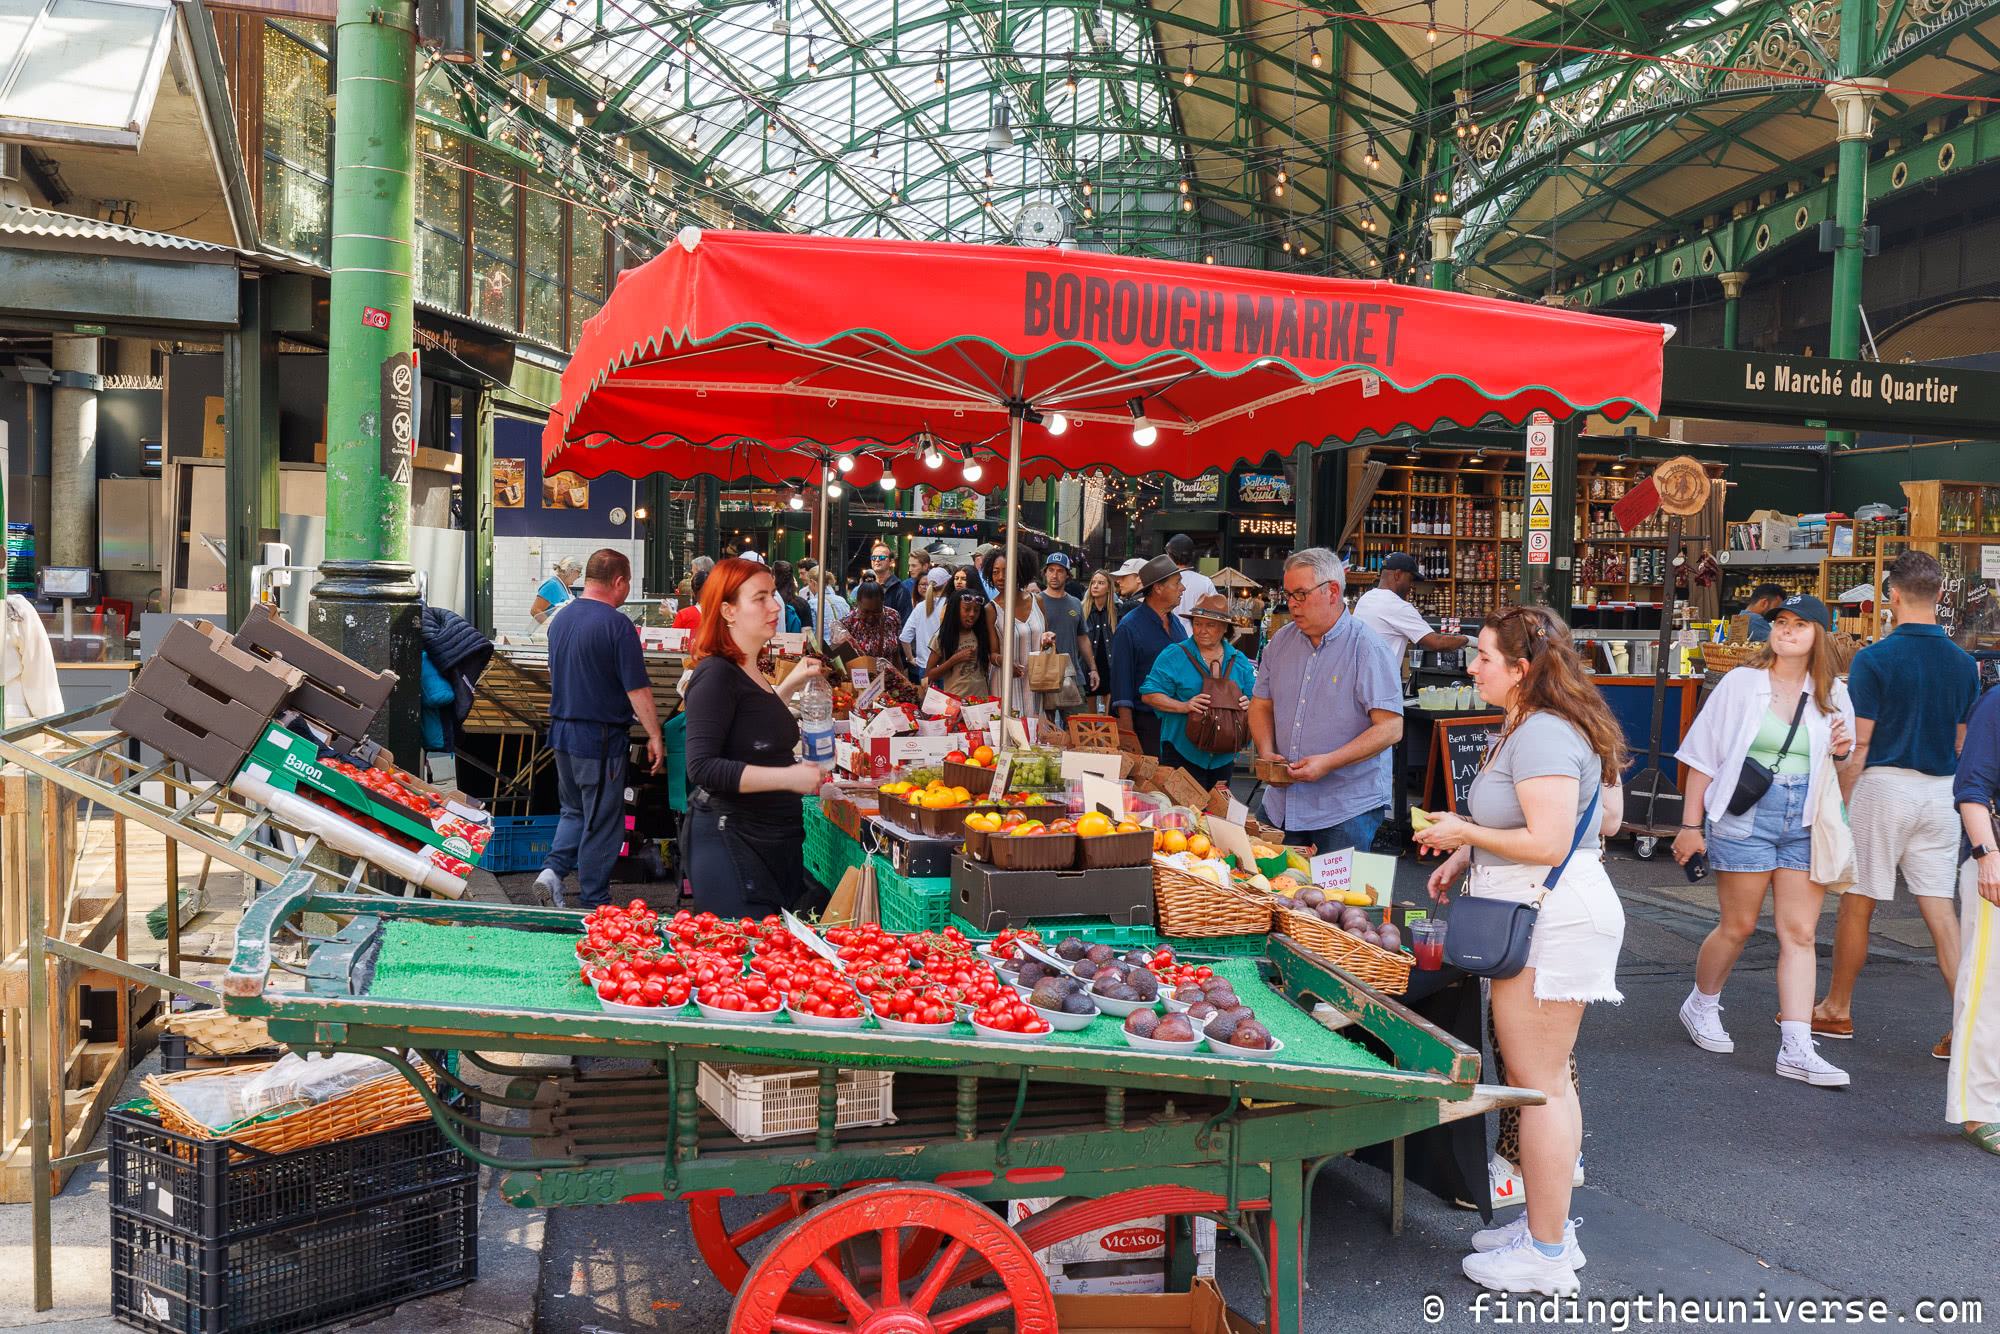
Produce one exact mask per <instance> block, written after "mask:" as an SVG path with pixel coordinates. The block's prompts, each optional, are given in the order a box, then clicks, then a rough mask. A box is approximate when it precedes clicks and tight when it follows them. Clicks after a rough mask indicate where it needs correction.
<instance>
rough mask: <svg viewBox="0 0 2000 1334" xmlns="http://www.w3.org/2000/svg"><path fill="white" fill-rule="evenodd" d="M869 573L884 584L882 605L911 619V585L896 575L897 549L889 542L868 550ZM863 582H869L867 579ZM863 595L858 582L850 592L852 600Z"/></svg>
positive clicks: (902, 617)
mask: <svg viewBox="0 0 2000 1334" xmlns="http://www.w3.org/2000/svg"><path fill="white" fill-rule="evenodd" d="M868 573H869V574H872V575H874V576H875V582H876V583H878V584H880V585H881V586H882V605H883V606H885V607H887V608H888V609H889V610H890V611H893V612H895V613H896V619H897V620H898V621H899V622H900V621H907V620H909V619H910V585H909V582H908V581H907V580H904V579H898V578H897V577H896V549H895V548H894V547H892V546H890V545H889V544H888V543H887V542H877V543H876V544H875V545H874V546H873V547H872V548H870V549H869V552H868ZM862 582H863V583H865V582H867V581H866V580H865V579H864V580H863V581H862ZM860 596H861V584H856V585H855V586H854V588H853V590H852V591H851V592H850V593H849V594H848V599H849V600H850V601H852V600H853V599H855V598H858V597H860Z"/></svg>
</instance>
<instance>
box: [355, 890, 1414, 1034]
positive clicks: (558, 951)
mask: <svg viewBox="0 0 2000 1334" xmlns="http://www.w3.org/2000/svg"><path fill="white" fill-rule="evenodd" d="M383 937H384V938H383V943H382V953H381V956H380V958H379V959H378V961H377V962H376V965H375V980H374V982H373V983H372V984H371V985H370V986H369V988H368V994H369V995H370V996H372V997H376V998H379V999H383V1000H401V1001H441V1002H446V1003H450V1004H455V1005H488V1006H494V1007H496V1008H508V1009H517V1008H518V1009H536V1010H574V1011H576V1012H577V1013H579V1014H589V1015H598V1014H602V1013H603V1010H602V1009H601V1008H600V1007H599V1006H598V1003H597V997H596V996H595V995H594V994H593V993H592V992H591V990H590V988H589V987H587V986H585V985H584V984H583V982H582V980H581V979H580V978H579V977H578V975H577V965H576V954H575V949H576V941H577V937H575V936H573V935H569V934H566V933H563V932H557V931H520V930H512V929H508V928H504V927H483V926H437V925H432V924H430V923H426V922H389V923H387V924H386V925H385V926H384V928H383ZM1209 967H1211V968H1213V969H1214V970H1215V974H1216V976H1217V977H1220V978H1223V979H1225V980H1227V981H1228V982H1229V984H1230V985H1231V986H1232V987H1234V988H1235V989H1236V995H1237V998H1238V999H1239V1000H1241V1001H1242V1002H1243V1003H1244V1004H1245V1005H1248V1006H1249V1007H1250V1008H1251V1009H1253V1010H1255V1011H1256V1012H1257V1017H1258V1019H1260V1020H1262V1021H1263V1023H1264V1026H1265V1027H1267V1028H1269V1029H1270V1030H1271V1034H1272V1036H1273V1037H1276V1038H1278V1039H1279V1040H1280V1041H1282V1042H1283V1043H1284V1044H1285V1050H1284V1052H1283V1053H1282V1059H1283V1060H1284V1061H1286V1062H1289V1063H1294V1064H1304V1065H1323V1066H1332V1067H1337V1068H1341V1069H1348V1070H1388V1069H1390V1068H1391V1067H1390V1066H1389V1065H1388V1064H1387V1063H1386V1062H1384V1061H1383V1060H1381V1058H1379V1057H1377V1056H1376V1055H1375V1054H1374V1053H1373V1052H1370V1051H1368V1050H1366V1049H1365V1048H1362V1047H1360V1046H1358V1045H1356V1044H1355V1043H1353V1042H1350V1041H1349V1040H1348V1039H1346V1038H1345V1037H1342V1036H1341V1035H1340V1034H1338V1033H1332V1032H1329V1031H1327V1030H1326V1029H1325V1028H1322V1027H1321V1026H1320V1025H1319V1023H1318V1022H1317V1021H1316V1020H1315V1019H1313V1017H1312V1016H1311V1015H1309V1014H1307V1013H1306V1012H1305V1011H1303V1010H1301V1009H1300V1008H1299V1007H1298V1006H1297V1005H1296V1004H1294V1003H1293V1002H1292V1001H1291V1000H1289V999H1287V998H1286V997H1285V996H1283V995H1280V994H1279V993H1278V992H1276V991H1273V990H1272V989H1271V988H1270V987H1269V986H1268V985H1267V984H1266V983H1265V982H1264V979H1263V976H1262V975H1261V974H1260V973H1259V971H1258V968H1257V961H1256V960H1255V959H1216V960H1212V961H1210V963H1209ZM673 1017H674V1018H680V1019H690V1020H695V1021H699V1020H700V1019H701V1012H700V1011H699V1010H697V1009H696V1008H695V1007H694V1006H692V1005H689V1006H687V1007H686V1008H685V1009H684V1010H682V1011H680V1012H679V1013H678V1014H676V1015H674V1016H673ZM1123 1022H1124V1021H1123V1020H1121V1019H1116V1018H1113V1017H1112V1016H1110V1015H1105V1016H1103V1017H1101V1018H1099V1019H1096V1020H1094V1021H1092V1022H1091V1024H1090V1025H1089V1026H1088V1027H1086V1028H1083V1029H1081V1030H1079V1031H1077V1032H1074V1033H1057V1034H1054V1035H1052V1036H1051V1037H1050V1038H1049V1039H1048V1040H1047V1041H1045V1042H1035V1043H1022V1044H1019V1045H1020V1047H1021V1049H1022V1051H1023V1052H1024V1053H1030V1052H1033V1051H1034V1050H1036V1049H1037V1048H1040V1047H1062V1048H1067V1049H1071V1050H1075V1049H1078V1048H1082V1049H1084V1050H1104V1051H1127V1050H1130V1048H1129V1047H1128V1045H1127V1044H1126V1042H1125V1038H1124V1034H1123V1031H1122V1027H1121V1026H1122V1024H1123ZM792 1027H793V1025H792V1023H791V1021H790V1019H789V1018H786V1017H780V1018H778V1019H775V1020H772V1021H771V1022H770V1023H769V1024H750V1025H745V1026H744V1036H745V1037H746V1038H752V1037H753V1036H754V1035H755V1034H757V1033H760V1032H771V1031H774V1030H776V1031H784V1030H787V1029H790V1028H792ZM864 1031H867V1032H873V1031H875V1030H873V1029H868V1030H864ZM950 1036H951V1037H954V1038H970V1037H972V1036H973V1032H972V1026H971V1025H970V1024H954V1025H953V1026H952V1029H951V1033H950ZM991 1045H999V1044H991ZM1009 1045H1012V1044H1009ZM745 1050H746V1051H748V1052H750V1053H751V1054H753V1055H768V1056H771V1057H772V1058H774V1059H778V1060H784V1059H796V1053H788V1052H786V1051H785V1050H784V1049H782V1048H772V1049H760V1048H749V1047H746V1048H745ZM1188 1059H1190V1060H1194V1061H1202V1062H1206V1063H1209V1064H1211V1065H1212V1064H1215V1063H1217V1062H1222V1063H1225V1064H1230V1065H1234V1064H1237V1063H1239V1062H1238V1061H1236V1060H1234V1059H1232V1058H1227V1057H1218V1056H1215V1055H1214V1054H1212V1053H1210V1052H1206V1051H1200V1052H1197V1053H1196V1054H1195V1055H1194V1056H1192V1057H1189V1058H1188ZM840 1063H841V1064H842V1065H846V1066H863V1065H869V1064H880V1065H882V1066H890V1067H896V1066H901V1067H908V1066H913V1065H918V1064H924V1065H939V1066H947V1065H950V1064H952V1063H951V1062H950V1061H942V1060H940V1061H918V1060H914V1059H912V1058H909V1057H900V1056H887V1055H885V1056H883V1057H882V1058H880V1060H879V1062H871V1061H870V1060H868V1059H867V1058H864V1057H851V1056H850V1057H842V1058H841V1061H840ZM1242 1063H1246V1064H1256V1062H1255V1061H1254V1060H1249V1061H1245V1062H1242Z"/></svg>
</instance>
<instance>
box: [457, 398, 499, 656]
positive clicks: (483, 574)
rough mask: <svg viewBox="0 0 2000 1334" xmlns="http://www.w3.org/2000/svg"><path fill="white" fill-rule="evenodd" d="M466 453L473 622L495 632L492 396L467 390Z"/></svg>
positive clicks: (462, 428)
mask: <svg viewBox="0 0 2000 1334" xmlns="http://www.w3.org/2000/svg"><path fill="white" fill-rule="evenodd" d="M458 431H459V438H460V440H461V441H462V442H463V444H462V448H463V450H464V454H465V461H464V464H463V476H464V477H465V506H464V508H465V516H466V528H467V532H466V534H465V539H466V546H467V548H468V550H469V553H470V559H471V570H472V624H473V625H474V626H475V627H476V628H477V629H478V631H479V633H480V634H482V635H487V636H491V635H492V633H493V523H494V520H493V395H491V394H489V393H487V392H486V391H485V390H483V389H468V390H467V391H466V392H465V398H464V400H463V406H462V408H461V411H460V415H459V424H458Z"/></svg>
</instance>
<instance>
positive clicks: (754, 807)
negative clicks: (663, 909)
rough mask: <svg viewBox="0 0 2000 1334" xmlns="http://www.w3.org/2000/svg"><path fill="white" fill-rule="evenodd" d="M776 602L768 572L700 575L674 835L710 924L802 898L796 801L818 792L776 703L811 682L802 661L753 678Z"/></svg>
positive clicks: (795, 733)
mask: <svg viewBox="0 0 2000 1334" xmlns="http://www.w3.org/2000/svg"><path fill="white" fill-rule="evenodd" d="M783 616H784V604H783V603H781V602H780V601H779V600H778V597H777V592H776V588H775V585H774V583H773V581H772V578H771V572H770V571H769V570H767V569H765V568H764V567H763V566H762V565H760V564H759V563H757V562H756V561H750V560H738V559H730V560H725V561H722V562H721V563H719V564H718V565H717V566H716V567H715V568H714V569H713V570H712V571H710V572H709V576H708V582H707V584H706V585H705V586H704V587H703V589H702V599H701V625H700V627H699V628H698V629H697V630H696V631H695V633H694V636H693V640H692V643H691V646H690V656H692V657H693V659H694V668H693V670H692V671H691V672H690V673H689V674H688V682H687V686H686V688H685V689H684V690H683V691H682V693H681V706H682V708H683V709H684V710H686V713H687V720H688V723H687V782H688V818H687V823H686V825H685V826H684V827H683V831H682V840H681V841H682V846H683V847H684V848H685V850H686V858H685V865H686V867H687V874H688V880H689V883H690V884H691V886H692V887H693V890H694V901H695V907H696V908H697V909H699V910H701V911H704V912H712V913H714V914H715V915H716V916H718V917H761V916H763V915H765V914H767V913H773V912H776V911H778V910H779V909H781V908H789V907H791V906H793V905H794V904H796V903H797V902H798V901H799V899H800V898H801V897H803V895H804V893H805V860H804V847H805V822H804V819H803V817H802V815H801V812H800V809H799V798H800V797H802V796H807V795H810V794H811V793H814V792H817V791H819V785H820V771H819V766H818V765H816V764H812V763H810V762H807V761H804V760H800V759H797V758H796V757H795V756H794V754H793V751H794V750H795V749H796V747H797V746H798V743H799V725H798V722H797V721H796V720H795V719H794V718H793V717H792V714H791V710H790V709H789V708H787V707H786V705H785V700H786V699H788V698H790V697H791V696H792V695H795V694H796V693H798V691H799V689H800V687H802V686H804V685H805V684H806V683H807V682H808V681H811V680H813V679H814V678H815V677H818V676H819V675H820V674H821V668H820V662H819V659H817V658H806V659H804V660H802V661H801V662H800V663H799V665H798V666H797V667H795V668H793V669H792V672H791V674H790V675H789V676H787V677H786V678H785V680H784V682H783V684H781V685H778V686H775V687H774V686H772V684H771V683H770V681H769V680H767V679H766V678H765V677H764V675H763V673H761V672H759V671H758V670H757V656H758V654H760V653H761V652H763V650H764V647H765V646H766V645H767V644H769V643H770V642H771V638H772V636H774V635H776V634H777V633H778V627H779V625H780V624H781V622H782V619H783Z"/></svg>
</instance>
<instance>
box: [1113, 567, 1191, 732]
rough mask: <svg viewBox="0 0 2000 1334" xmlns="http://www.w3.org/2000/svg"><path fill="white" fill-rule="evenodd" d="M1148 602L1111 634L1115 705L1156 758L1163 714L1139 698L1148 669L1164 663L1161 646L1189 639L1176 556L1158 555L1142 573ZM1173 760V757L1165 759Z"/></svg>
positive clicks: (1122, 721) (1120, 717) (1142, 588)
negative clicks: (1181, 611) (1180, 614)
mask: <svg viewBox="0 0 2000 1334" xmlns="http://www.w3.org/2000/svg"><path fill="white" fill-rule="evenodd" d="M1139 588H1140V594H1139V595H1140V597H1141V598H1142V599H1143V601H1142V602H1141V603H1140V604H1139V605H1138V606H1136V607H1134V608H1133V609H1132V610H1131V611H1129V612H1127V613H1125V615H1124V616H1123V617H1122V618H1120V620H1119V622H1118V631H1117V633H1116V634H1114V635H1112V636H1111V707H1112V709H1113V710H1114V711H1115V712H1116V713H1117V715H1118V722H1119V724H1120V725H1121V726H1124V727H1128V728H1130V729H1131V730H1132V734H1133V735H1134V736H1136V737H1138V738H1139V747H1140V749H1141V750H1144V751H1145V752H1146V753H1147V754H1148V755H1151V756H1152V757H1153V758H1154V759H1156V760H1157V759H1160V758H1162V757H1161V755H1160V715H1159V714H1157V713H1154V712H1153V710H1152V709H1151V708H1149V707H1148V706H1147V705H1146V703H1145V702H1144V701H1143V700H1142V699H1140V697H1139V687H1140V686H1141V685H1142V684H1143V683H1144V682H1145V680H1146V673H1147V672H1149V671H1151V670H1152V669H1153V664H1154V663H1155V662H1158V661H1159V658H1160V650H1161V649H1163V648H1165V647H1166V646H1167V645H1169V644H1178V643H1180V642H1181V641H1182V640H1183V639H1186V638H1187V637H1188V632H1187V627H1186V626H1184V625H1182V624H1181V620H1180V617H1178V616H1176V615H1174V608H1176V607H1178V606H1179V605H1180V603H1181V567H1180V566H1178V565H1176V564H1174V558H1173V557H1172V556H1155V557H1153V558H1152V559H1151V560H1149V561H1147V562H1146V564H1145V565H1144V566H1143V567H1142V568H1141V569H1140V571H1139ZM1166 758H1167V760H1168V762H1169V763H1172V757H1171V756H1168V757H1166Z"/></svg>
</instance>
